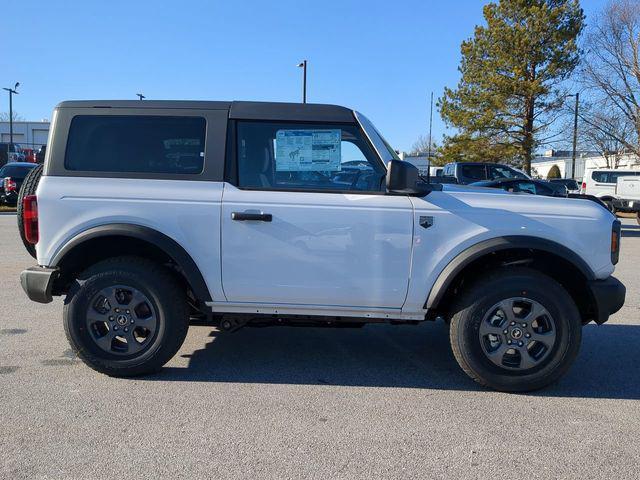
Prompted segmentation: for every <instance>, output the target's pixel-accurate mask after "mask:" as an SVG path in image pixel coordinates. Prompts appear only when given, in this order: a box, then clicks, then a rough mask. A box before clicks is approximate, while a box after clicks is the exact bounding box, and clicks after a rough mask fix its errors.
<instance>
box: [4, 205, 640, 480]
mask: <svg viewBox="0 0 640 480" xmlns="http://www.w3.org/2000/svg"><path fill="white" fill-rule="evenodd" d="M623 222H624V230H623V232H624V233H623V234H624V236H625V238H624V239H623V251H622V256H621V261H620V264H619V266H618V269H617V272H616V276H618V278H620V279H621V280H622V281H623V282H624V283H625V284H626V286H627V303H626V305H625V307H624V308H623V309H622V310H621V311H620V312H618V313H617V314H615V315H614V316H613V317H612V318H611V319H610V321H609V323H607V324H606V325H603V326H600V327H598V326H595V325H588V326H586V327H585V329H584V341H583V346H582V350H581V353H580V355H579V358H578V359H577V361H576V364H575V365H574V367H573V369H572V370H571V371H570V372H569V374H568V375H567V376H566V377H564V378H563V379H562V381H561V382H560V383H558V384H557V385H555V386H553V387H551V388H547V389H545V390H543V391H541V392H537V393H535V394H530V395H515V394H503V393H496V392H492V391H488V390H484V389H481V388H479V387H477V386H476V385H475V384H474V383H473V382H472V381H471V380H469V379H468V378H467V377H466V376H465V375H464V374H463V373H462V372H461V370H460V369H459V368H458V366H457V364H456V363H455V361H454V359H453V356H452V354H451V352H450V349H449V345H448V339H447V331H446V329H445V327H444V326H443V325H442V324H439V323H425V324H423V325H420V326H417V327H412V326H386V325H370V326H366V327H365V328H363V329H354V330H351V329H342V330H331V329H318V328H285V327H282V328H265V329H260V328H246V329H243V330H240V331H238V332H236V333H233V334H219V333H218V332H217V330H215V329H213V328H211V327H202V326H197V327H192V328H191V329H190V331H189V335H188V337H187V341H186V342H185V344H184V346H183V347H182V349H181V350H180V352H179V354H178V355H177V356H176V357H175V358H174V359H173V360H172V361H171V362H170V363H169V364H168V365H167V366H166V367H165V368H164V369H163V370H162V372H160V373H159V374H157V375H155V376H152V377H147V378H138V379H129V380H125V379H114V378H109V377H106V376H103V375H100V374H98V373H95V372H94V371H92V370H90V369H89V368H87V367H85V366H84V365H83V364H82V363H81V362H79V361H78V360H77V359H75V358H74V356H73V354H72V353H71V352H70V350H69V346H68V345H67V342H66V339H65V337H64V333H63V329H62V323H61V314H62V300H61V299H60V298H56V299H55V300H54V302H53V303H51V304H48V305H40V304H36V303H31V302H30V301H29V300H28V299H27V298H26V296H25V295H24V294H23V292H22V290H21V288H20V286H19V282H18V275H19V272H20V271H21V270H22V269H24V268H25V267H28V266H31V265H32V264H33V263H34V262H33V260H32V259H31V258H30V257H29V256H28V255H27V254H26V252H25V251H24V249H23V248H22V245H21V243H20V239H19V237H18V235H17V229H16V227H15V216H13V215H0V245H2V255H1V256H0V306H1V307H2V311H3V312H4V314H3V315H2V316H1V317H0V407H1V410H0V411H1V414H0V415H1V417H0V478H7V479H9V478H10V479H17V478H37V479H47V478H78V479H87V478H91V479H102V478H105V479H107V478H119V479H124V478H160V477H163V478H272V477H273V478H302V477H305V478H323V479H324V478H376V477H386V478H398V477H400V476H402V477H421V478H445V477H449V478H580V479H585V478H616V479H621V478H629V479H631V478H638V477H639V475H640V473H639V469H640V440H639V438H638V437H639V435H640V402H639V399H640V373H638V370H639V369H640V300H639V296H638V292H639V291H640V260H639V259H640V227H639V226H638V225H637V224H636V223H635V221H633V220H631V219H625V220H623Z"/></svg>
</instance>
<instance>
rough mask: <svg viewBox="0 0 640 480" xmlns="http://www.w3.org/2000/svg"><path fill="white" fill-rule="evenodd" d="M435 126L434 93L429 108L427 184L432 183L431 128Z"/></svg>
mask: <svg viewBox="0 0 640 480" xmlns="http://www.w3.org/2000/svg"><path fill="white" fill-rule="evenodd" d="M432 125H433V92H431V105H430V106H429V145H428V146H427V165H428V167H427V168H428V170H427V182H431V127H432Z"/></svg>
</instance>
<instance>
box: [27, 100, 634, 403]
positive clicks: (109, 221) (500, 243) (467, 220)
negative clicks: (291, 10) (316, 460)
mask: <svg viewBox="0 0 640 480" xmlns="http://www.w3.org/2000/svg"><path fill="white" fill-rule="evenodd" d="M52 118H53V119H54V125H53V126H52V130H51V132H52V137H51V138H50V144H49V148H50V152H49V154H48V156H47V161H46V165H45V168H44V170H43V172H44V173H43V174H42V176H41V177H39V181H37V180H38V176H36V174H38V175H39V172H38V171H37V170H34V173H33V176H30V177H28V178H27V180H25V184H24V186H23V189H22V191H21V197H22V201H21V202H20V203H21V205H22V211H21V213H20V214H19V215H18V222H19V223H21V224H22V226H23V229H22V230H21V236H22V238H23V239H24V241H25V242H26V244H27V245H29V246H31V247H33V246H34V245H35V254H36V257H37V264H38V265H37V266H35V267H32V268H29V269H27V270H25V271H24V272H22V274H21V276H20V280H21V283H22V286H23V289H24V290H25V292H26V293H27V295H28V296H29V298H30V299H32V300H34V301H37V302H42V303H47V302H51V301H52V298H53V296H58V295H64V296H66V299H65V302H64V310H63V320H64V328H65V331H66V334H67V338H68V339H69V342H70V344H71V346H72V348H73V349H74V350H75V352H77V354H78V356H79V357H80V358H81V359H82V360H83V361H84V362H85V363H86V364H87V365H89V366H90V367H91V368H94V369H95V370H97V371H100V372H103V373H105V374H108V375H114V376H131V375H140V374H145V373H149V372H152V371H155V370H158V369H159V368H161V367H162V365H163V364H164V363H166V362H167V361H168V360H169V359H170V358H171V357H172V356H173V355H174V354H175V353H176V352H177V351H178V349H179V348H180V346H181V344H182V342H183V340H184V338H185V336H186V333H187V329H188V326H189V318H190V316H192V315H204V316H206V317H207V318H210V319H211V320H212V321H214V322H215V323H216V324H217V325H218V326H219V328H220V329H221V330H222V331H223V332H231V331H234V330H237V329H238V328H241V327H243V326H251V325H256V324H257V325H265V324H270V325H281V324H286V325H308V324H310V323H311V324H315V325H318V326H358V325H362V324H364V323H367V322H391V323H392V324H406V325H413V324H418V323H420V322H422V321H425V320H435V319H439V318H444V319H446V321H447V322H450V335H449V339H450V342H451V347H452V349H453V353H454V356H455V358H456V359H457V361H458V362H459V364H460V366H461V367H462V369H463V370H464V371H465V372H466V373H467V374H468V375H469V376H470V377H471V378H473V379H474V380H476V381H478V382H480V383H481V384H482V385H486V386H490V387H492V388H495V389H498V390H504V391H523V390H532V389H537V388H541V387H543V386H545V385H547V384H549V383H550V382H553V381H555V380H557V379H558V378H560V377H561V376H562V375H563V374H564V373H565V372H566V371H567V370H568V368H569V367H570V365H571V363H572V362H573V361H574V359H575V358H576V355H577V353H578V349H579V346H580V339H581V332H582V325H584V324H586V323H588V322H590V321H595V322H596V323H599V324H600V323H604V322H606V321H607V319H608V318H609V315H611V314H612V313H614V312H616V311H617V310H619V309H620V308H621V307H622V305H623V303H624V297H625V288H624V286H623V285H622V284H621V283H620V282H619V281H618V280H616V279H615V278H614V277H612V276H611V275H612V273H613V272H614V270H615V265H616V263H617V262H618V255H619V247H620V222H619V221H618V220H617V219H616V218H615V217H614V216H613V215H612V214H611V213H610V212H609V211H607V210H606V209H604V208H601V207H599V206H598V205H596V204H595V203H593V202H583V201H574V200H566V199H561V198H547V197H543V196H534V195H510V194H508V193H506V192H504V191H502V190H499V189H494V190H491V191H489V190H487V191H482V190H481V189H477V188H469V187H466V186H458V185H441V184H429V183H426V182H423V181H421V180H420V177H419V174H418V170H417V169H416V168H415V167H414V166H413V165H410V164H408V163H407V162H403V161H401V160H399V159H398V157H397V155H396V154H395V152H393V150H392V149H391V148H389V147H388V143H387V142H386V141H385V140H384V139H383V138H382V136H381V135H380V134H379V133H378V131H377V130H376V129H375V128H374V126H373V125H372V123H371V122H370V121H369V120H368V119H367V118H366V117H364V116H363V115H362V114H360V113H358V112H355V111H353V110H350V109H348V108H344V107H339V106H335V105H317V104H286V103H258V102H176V101H145V102H139V101H95V102H93V101H81V102H76V101H74V102H63V103H61V104H60V105H58V106H57V107H56V111H55V112H54V115H53V116H52ZM194 149H196V150H198V151H199V152H200V155H198V157H197V158H199V159H200V161H199V163H198V164H197V165H193V164H192V163H191V162H189V164H188V165H184V164H182V163H180V162H176V161H175V158H176V157H175V154H178V156H179V154H181V153H182V150H185V151H187V152H193V151H194ZM347 151H349V152H351V153H353V152H354V151H355V152H357V153H358V155H357V158H356V156H355V155H350V156H348V157H345V156H343V154H344V152H347ZM343 160H344V161H345V163H346V162H350V161H358V162H360V163H359V164H358V165H354V164H350V166H351V168H353V169H356V168H357V170H358V171H360V176H361V178H362V180H363V181H362V182H359V181H356V182H353V181H344V178H341V177H340V175H338V174H339V173H341V172H342V170H343V165H342V163H343ZM37 168H40V167H37ZM159 180H162V181H159ZM36 193H37V194H36ZM203 225H206V228H203Z"/></svg>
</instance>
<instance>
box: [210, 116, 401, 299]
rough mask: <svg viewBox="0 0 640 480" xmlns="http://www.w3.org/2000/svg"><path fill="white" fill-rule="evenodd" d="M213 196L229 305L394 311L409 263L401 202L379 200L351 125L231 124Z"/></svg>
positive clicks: (372, 170)
mask: <svg viewBox="0 0 640 480" xmlns="http://www.w3.org/2000/svg"><path fill="white" fill-rule="evenodd" d="M235 129H236V141H235V144H234V148H233V150H235V153H234V154H233V156H234V157H235V158H234V159H235V168H234V169H233V170H234V171H233V172H232V173H231V175H230V178H229V180H230V181H229V182H227V183H225V187H224V192H223V199H222V284H223V289H224V293H225V296H226V300H227V301H228V302H231V303H243V304H246V303H251V304H260V305H297V306H325V307H327V306H330V307H366V308H385V309H400V308H401V307H402V305H403V303H404V300H405V297H406V294H407V287H408V281H409V268H410V262H411V246H412V230H413V213H412V205H411V202H410V200H409V198H408V197H405V196H392V195H385V192H384V187H383V184H384V182H383V179H384V175H385V172H386V171H385V168H384V165H383V164H382V163H381V161H380V159H379V158H378V157H377V155H376V154H375V152H374V151H373V149H372V148H371V146H370V144H369V143H368V141H367V140H366V138H365V137H364V135H363V134H362V132H361V130H360V128H359V127H358V126H357V125H356V124H354V125H345V124H335V125H331V124H308V123H299V124H296V123H291V122H288V123H280V122H257V121H238V122H237V124H236V125H235Z"/></svg>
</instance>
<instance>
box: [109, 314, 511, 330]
mask: <svg viewBox="0 0 640 480" xmlns="http://www.w3.org/2000/svg"><path fill="white" fill-rule="evenodd" d="M116 312H117V310H116ZM515 324H516V322H511V323H510V325H511V326H512V327H513V326H514V325H515Z"/></svg>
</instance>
